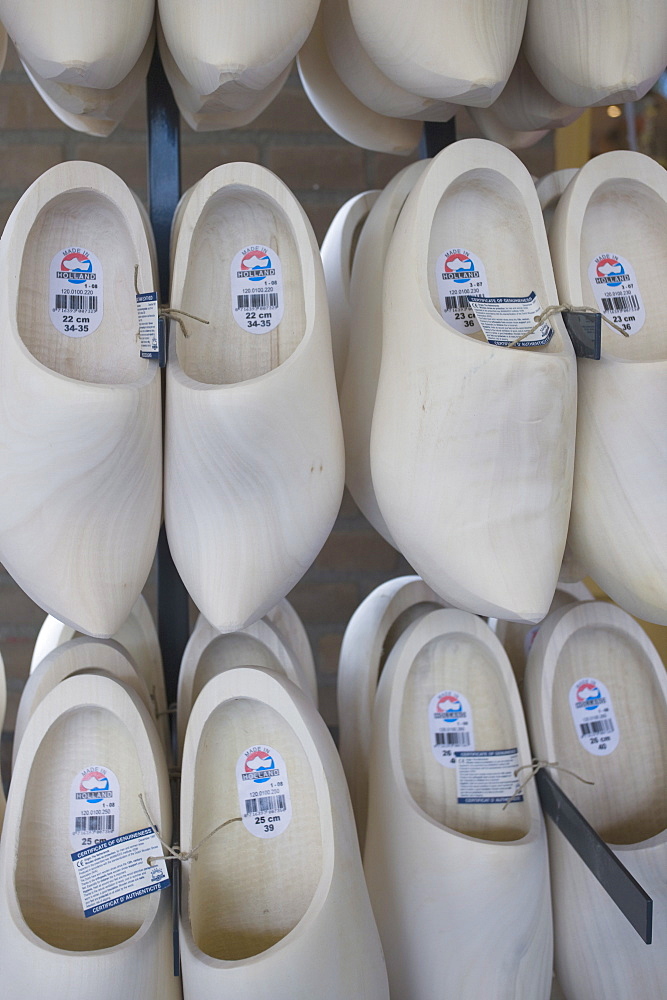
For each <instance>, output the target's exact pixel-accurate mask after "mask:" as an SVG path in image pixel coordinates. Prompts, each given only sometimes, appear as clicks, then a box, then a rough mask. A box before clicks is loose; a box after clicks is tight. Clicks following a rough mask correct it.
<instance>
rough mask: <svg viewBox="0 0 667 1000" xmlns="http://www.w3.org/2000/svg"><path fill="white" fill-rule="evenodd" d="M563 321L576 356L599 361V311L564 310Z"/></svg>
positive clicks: (600, 326) (600, 331)
mask: <svg viewBox="0 0 667 1000" xmlns="http://www.w3.org/2000/svg"><path fill="white" fill-rule="evenodd" d="M563 321H564V323H565V329H566V330H567V332H568V333H569V335H570V340H571V341H572V346H573V347H574V353H575V354H576V355H577V357H578V358H591V359H592V360H593V361H599V360H600V351H601V346H602V317H601V315H600V313H581V312H564V313H563Z"/></svg>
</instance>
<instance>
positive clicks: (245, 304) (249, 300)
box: [236, 292, 278, 309]
mask: <svg viewBox="0 0 667 1000" xmlns="http://www.w3.org/2000/svg"><path fill="white" fill-rule="evenodd" d="M236 308H237V309H277V308H278V293H277V292H255V294H254V295H237V296H236Z"/></svg>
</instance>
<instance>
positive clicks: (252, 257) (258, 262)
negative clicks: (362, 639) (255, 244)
mask: <svg viewBox="0 0 667 1000" xmlns="http://www.w3.org/2000/svg"><path fill="white" fill-rule="evenodd" d="M273 273H274V272H273V269H272V264H271V258H270V257H269V255H268V253H262V252H261V250H249V251H248V253H246V254H244V255H243V257H242V258H241V263H240V265H239V274H238V277H239V278H246V279H247V280H248V281H263V280H264V278H266V277H268V276H269V275H271V274H273Z"/></svg>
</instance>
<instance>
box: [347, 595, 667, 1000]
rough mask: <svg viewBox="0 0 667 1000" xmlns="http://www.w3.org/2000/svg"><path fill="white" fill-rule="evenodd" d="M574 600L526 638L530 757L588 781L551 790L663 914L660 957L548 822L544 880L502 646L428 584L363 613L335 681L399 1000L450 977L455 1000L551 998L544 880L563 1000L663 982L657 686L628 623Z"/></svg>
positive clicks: (665, 845) (610, 610) (665, 696)
mask: <svg viewBox="0 0 667 1000" xmlns="http://www.w3.org/2000/svg"><path fill="white" fill-rule="evenodd" d="M572 600H573V603H570V604H566V605H563V606H561V607H559V608H558V609H557V610H555V611H553V612H552V613H550V615H549V616H548V618H547V619H546V621H545V622H544V624H543V625H542V626H541V627H540V629H539V630H536V634H535V633H533V634H531V635H529V636H528V637H527V638H528V640H529V641H528V643H527V647H528V652H527V656H528V666H527V669H526V679H525V692H526V694H525V705H526V715H527V720H528V725H529V728H530V731H531V740H532V751H533V753H534V755H535V757H536V758H537V759H538V760H540V761H542V762H551V763H552V765H553V762H555V763H556V764H558V765H559V766H560V767H561V768H566V769H568V770H569V771H571V772H574V773H575V774H576V775H578V776H580V777H581V778H584V779H586V781H593V782H594V784H585V783H582V782H581V781H578V780H577V779H576V777H574V776H572V775H569V776H568V774H567V773H565V772H564V771H562V770H560V771H558V770H556V771H553V772H552V773H553V776H554V778H555V779H556V780H557V781H559V782H561V783H562V785H563V788H564V790H565V791H566V793H567V794H568V795H569V796H570V797H571V798H572V800H573V801H574V802H575V804H576V805H577V807H578V808H579V809H580V811H581V812H583V814H584V816H585V817H586V818H587V819H588V821H589V822H590V823H592V825H593V826H594V827H595V829H596V830H597V832H598V833H599V835H600V836H601V837H602V839H603V840H605V841H606V842H608V843H609V844H610V845H611V847H612V849H613V851H614V852H615V853H616V854H617V855H618V857H619V858H620V859H621V861H622V862H623V863H624V864H625V865H626V866H627V867H628V868H629V869H630V871H631V872H632V873H633V874H634V876H635V877H636V878H637V880H638V881H639V882H640V884H642V885H643V887H644V888H645V889H646V891H647V892H649V894H650V895H651V896H652V897H653V899H654V902H655V908H656V909H655V914H656V925H655V930H654V935H655V937H654V940H655V945H654V946H652V947H651V948H649V949H647V947H646V946H645V945H644V944H643V943H642V942H641V941H640V940H639V938H638V937H637V935H636V934H635V931H634V930H633V929H632V927H631V926H630V925H629V924H628V923H627V922H626V921H625V918H624V917H623V916H622V915H621V914H620V913H619V911H617V910H616V908H615V904H614V903H613V902H612V901H611V900H610V899H609V898H608V897H606V896H605V894H604V892H603V890H602V889H601V888H600V886H599V885H598V883H597V882H596V880H595V877H594V876H593V874H592V873H591V872H590V871H589V870H588V869H587V868H586V867H585V865H584V864H583V862H582V861H581V860H580V859H579V857H578V855H577V854H576V853H575V851H574V849H573V848H572V847H571V846H570V845H569V843H568V842H567V841H566V840H565V838H564V836H563V835H562V833H561V832H560V831H559V830H557V829H556V828H555V827H553V826H552V825H551V822H550V821H549V823H548V825H547V828H548V844H549V860H548V863H547V852H546V842H545V831H544V824H543V821H542V818H541V813H540V809H539V804H538V801H537V796H536V792H535V787H534V782H533V781H532V780H531V781H528V782H527V783H526V784H525V787H523V788H522V789H521V791H520V793H519V794H518V795H517V797H516V798H515V799H513V800H511V801H508V800H509V799H510V797H511V796H512V795H513V794H514V792H515V790H516V786H517V785H518V783H519V781H520V782H521V783H522V784H523V782H524V780H525V779H526V778H527V777H528V776H529V775H530V770H529V769H528V768H527V767H526V769H525V770H521V771H518V773H517V774H515V773H514V772H515V771H517V769H518V768H523V767H524V765H528V764H529V763H530V760H531V751H530V748H529V746H528V738H527V735H526V725H525V722H524V717H523V711H522V708H521V702H520V700H519V695H518V690H517V685H516V680H515V678H514V676H513V672H512V667H511V666H510V662H509V660H508V657H507V655H506V653H505V652H504V651H503V649H502V647H501V645H500V643H499V642H498V640H497V638H495V637H494V636H493V635H492V633H491V631H490V630H489V628H488V627H487V626H486V625H485V624H484V623H483V622H481V621H480V620H479V619H477V618H476V617H475V616H472V615H469V614H466V613H464V612H460V611H458V610H454V609H435V610H434V604H435V602H437V597H436V595H434V594H433V593H432V592H431V591H429V589H428V588H427V587H426V585H425V584H424V583H423V581H421V580H419V579H418V578H416V577H412V578H402V579H398V580H393V581H390V582H389V583H386V584H383V585H382V586H381V587H379V588H377V590H376V591H374V592H373V593H372V594H371V595H370V596H369V597H368V598H367V599H366V600H365V601H364V602H363V604H362V605H361V606H360V608H359V609H358V610H357V612H356V613H355V614H354V615H353V617H352V619H351V621H350V625H349V626H348V630H347V631H346V635H345V638H344V641H343V646H342V650H341V661H340V672H339V710H340V725H341V755H342V759H343V764H344V767H345V771H346V774H347V776H348V781H349V782H350V788H351V791H352V802H353V806H354V809H355V816H356V820H357V827H358V832H359V837H360V841H361V843H362V847H363V850H364V866H365V870H366V877H367V880H368V885H369V891H370V895H371V901H372V903H373V908H374V911H375V914H376V919H377V921H378V927H379V929H380V935H381V938H382V943H383V946H384V949H385V954H386V957H387V966H388V972H389V981H390V989H391V991H392V996H393V995H394V994H395V995H396V996H409V997H411V998H413V1000H422V998H423V1000H427V998H431V997H432V996H433V995H434V990H435V989H436V984H440V983H441V977H442V975H443V969H445V970H446V977H447V987H448V989H451V990H452V994H453V995H456V996H457V997H460V998H461V1000H467V998H468V997H470V998H471V1000H472V998H476V997H479V996H481V995H484V996H488V997H489V998H493V1000H496V998H498V1000H501V998H502V1000H506V998H507V1000H510V998H512V1000H516V998H518V997H524V996H525V997H530V998H533V1000H540V998H543V1000H546V998H547V997H548V996H549V993H550V989H551V955H552V917H551V901H550V889H549V885H550V880H549V868H550V870H551V895H552V896H553V913H554V930H555V969H556V973H557V977H558V980H559V983H560V986H561V987H562V988H563V990H564V993H565V996H566V997H567V1000H583V998H584V997H588V996H591V997H594V998H595V1000H598V998H599V1000H612V998H613V1000H633V998H634V997H642V998H648V997H650V996H652V995H654V994H655V993H656V992H659V991H660V989H661V988H662V987H661V984H664V981H665V975H666V974H667V969H666V967H665V951H664V948H662V947H660V941H661V940H662V938H663V936H664V934H665V932H666V931H667V923H666V922H665V920H666V918H665V913H666V911H665V890H664V879H663V877H662V874H661V872H662V868H663V867H664V862H665V853H666V851H667V796H666V795H665V784H664V774H663V772H664V768H665V761H666V760H667V756H666V754H667V742H666V739H665V728H666V722H667V681H666V679H665V675H664V668H663V666H662V664H661V663H660V660H659V657H658V656H657V653H656V651H655V649H654V648H653V647H652V645H651V643H650V642H649V640H648V638H647V637H646V635H645V634H644V632H643V631H642V629H640V628H639V626H638V625H637V624H636V623H635V622H634V621H633V620H632V619H631V618H630V617H629V616H628V615H627V614H625V613H624V612H623V611H621V610H620V609H618V608H615V607H613V606H612V605H608V604H600V603H596V602H592V601H589V602H586V603H581V602H578V601H577V600H576V598H572ZM378 677H379V682H378ZM376 689H377V690H376ZM351 709H352V710H351ZM517 778H518V780H517ZM437 988H439V985H438V986H437ZM553 995H554V996H555V995H560V994H559V993H557V992H554V994H553Z"/></svg>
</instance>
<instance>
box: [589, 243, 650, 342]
mask: <svg viewBox="0 0 667 1000" xmlns="http://www.w3.org/2000/svg"><path fill="white" fill-rule="evenodd" d="M588 280H589V281H590V283H591V288H592V289H593V294H594V295H595V301H596V302H597V304H598V309H599V310H600V312H601V313H602V314H603V315H604V316H608V317H609V319H610V320H611V321H612V323H616V324H617V325H618V326H620V327H621V328H622V329H623V330H625V332H626V333H627V334H629V335H630V336H632V334H633V333H638V332H639V331H640V330H641V328H642V327H643V325H644V322H645V320H646V310H645V308H644V301H643V299H642V296H641V293H640V291H639V283H638V281H637V276H636V274H635V269H634V268H633V266H632V264H631V263H630V261H629V260H626V259H625V257H620V256H619V255H618V254H616V253H600V254H598V255H597V257H594V258H593V260H592V261H591V262H590V264H589V265H588ZM620 336H621V335H620V334H619V337H620Z"/></svg>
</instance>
